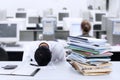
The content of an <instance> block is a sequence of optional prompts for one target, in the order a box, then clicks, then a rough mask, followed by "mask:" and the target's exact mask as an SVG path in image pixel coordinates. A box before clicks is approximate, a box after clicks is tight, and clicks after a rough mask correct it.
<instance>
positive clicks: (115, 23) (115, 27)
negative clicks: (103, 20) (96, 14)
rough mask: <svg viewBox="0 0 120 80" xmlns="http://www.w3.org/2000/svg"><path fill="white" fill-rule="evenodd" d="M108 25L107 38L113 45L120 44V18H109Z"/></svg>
mask: <svg viewBox="0 0 120 80" xmlns="http://www.w3.org/2000/svg"><path fill="white" fill-rule="evenodd" d="M107 25H108V27H107V39H108V42H109V43H110V44H111V45H117V44H120V19H117V18H116V19H109V20H108V24H107Z"/></svg>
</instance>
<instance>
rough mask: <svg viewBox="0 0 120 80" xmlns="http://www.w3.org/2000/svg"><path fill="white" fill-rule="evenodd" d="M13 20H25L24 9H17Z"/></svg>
mask: <svg viewBox="0 0 120 80" xmlns="http://www.w3.org/2000/svg"><path fill="white" fill-rule="evenodd" d="M15 18H23V19H26V18H27V11H26V10H25V9H24V8H18V9H17V11H16V12H15Z"/></svg>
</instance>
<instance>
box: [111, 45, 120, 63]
mask: <svg viewBox="0 0 120 80" xmlns="http://www.w3.org/2000/svg"><path fill="white" fill-rule="evenodd" d="M110 52H112V53H113V56H112V57H111V61H120V46H112V47H111V50H110Z"/></svg>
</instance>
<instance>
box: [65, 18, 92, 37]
mask: <svg viewBox="0 0 120 80" xmlns="http://www.w3.org/2000/svg"><path fill="white" fill-rule="evenodd" d="M82 20H83V19H82V18H65V19H64V20H63V30H69V35H70V36H78V35H82V30H81V22H82ZM89 34H90V36H93V28H92V26H91V30H90V33H89Z"/></svg>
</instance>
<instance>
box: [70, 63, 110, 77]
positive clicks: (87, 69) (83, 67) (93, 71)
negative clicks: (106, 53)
mask: <svg viewBox="0 0 120 80" xmlns="http://www.w3.org/2000/svg"><path fill="white" fill-rule="evenodd" d="M71 65H72V66H73V67H74V68H75V69H76V70H77V71H78V72H80V73H82V74H83V75H105V74H109V73H110V72H111V71H112V69H111V68H110V66H111V65H112V64H111V63H102V64H99V65H89V64H83V63H79V62H75V61H72V62H71Z"/></svg>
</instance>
